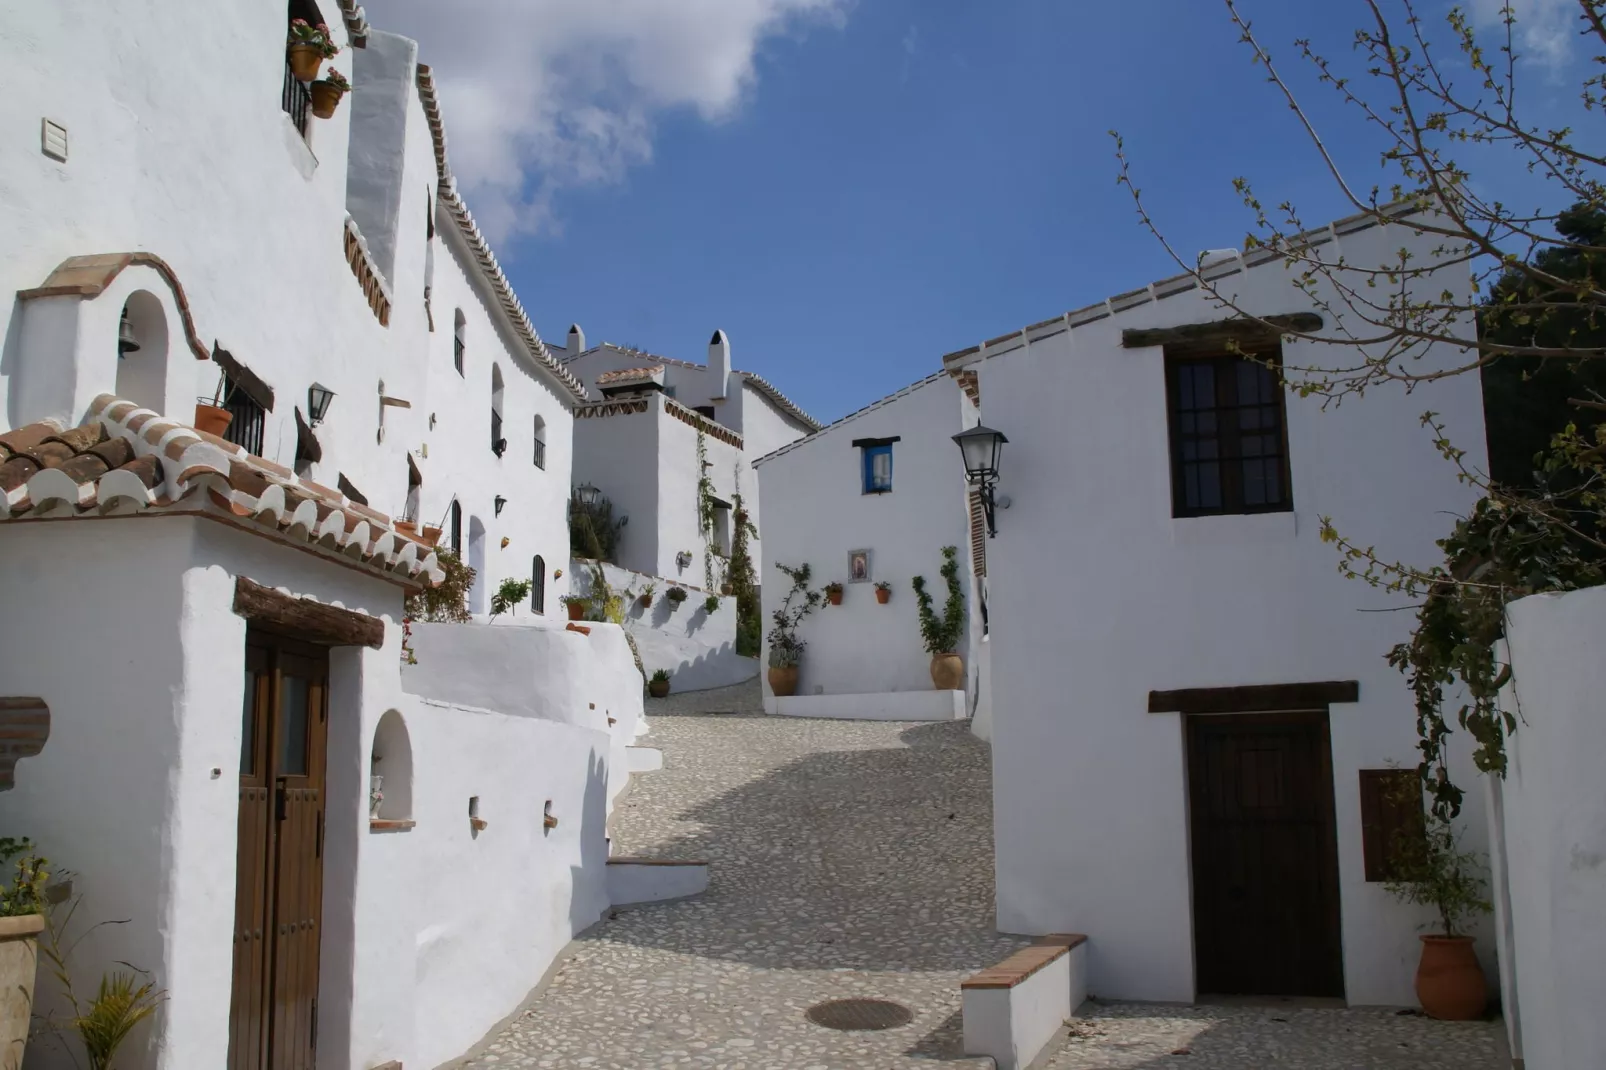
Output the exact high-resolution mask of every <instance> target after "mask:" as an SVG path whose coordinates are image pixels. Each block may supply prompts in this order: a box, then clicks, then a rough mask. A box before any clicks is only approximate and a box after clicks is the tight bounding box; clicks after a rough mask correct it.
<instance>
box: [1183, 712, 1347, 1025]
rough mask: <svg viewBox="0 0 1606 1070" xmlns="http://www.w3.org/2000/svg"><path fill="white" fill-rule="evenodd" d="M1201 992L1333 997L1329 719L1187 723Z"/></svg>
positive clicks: (1336, 977) (1339, 951)
mask: <svg viewBox="0 0 1606 1070" xmlns="http://www.w3.org/2000/svg"><path fill="white" fill-rule="evenodd" d="M1187 730H1188V796H1189V811H1190V818H1191V825H1192V830H1191V831H1192V847H1193V933H1194V936H1193V940H1194V963H1195V970H1196V982H1197V987H1198V991H1199V992H1200V993H1201V994H1209V995H1257V996H1342V995H1343V994H1344V967H1343V946H1342V942H1341V939H1340V930H1339V898H1338V850H1337V841H1336V838H1335V833H1334V821H1333V771H1332V757H1331V752H1330V749H1329V746H1328V733H1327V714H1326V713H1277V714H1243V715H1226V716H1194V717H1189V718H1188V724H1187Z"/></svg>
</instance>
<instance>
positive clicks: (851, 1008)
mask: <svg viewBox="0 0 1606 1070" xmlns="http://www.w3.org/2000/svg"><path fill="white" fill-rule="evenodd" d="M807 1017H808V1020H809V1021H811V1022H813V1023H814V1024H815V1025H823V1026H825V1027H826V1028H827V1029H896V1028H898V1027H899V1026H900V1025H908V1024H909V1023H910V1022H912V1021H913V1020H914V1015H913V1014H912V1013H910V1011H909V1008H908V1007H905V1006H904V1005H903V1004H901V1003H893V1002H891V1001H890V1000H885V999H833V1000H831V1001H830V1002H829V1003H816V1004H815V1005H814V1006H812V1007H810V1008H809V1010H808V1015H807Z"/></svg>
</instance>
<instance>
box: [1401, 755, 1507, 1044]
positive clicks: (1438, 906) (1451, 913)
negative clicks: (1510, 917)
mask: <svg viewBox="0 0 1606 1070" xmlns="http://www.w3.org/2000/svg"><path fill="white" fill-rule="evenodd" d="M1389 799H1390V802H1391V803H1393V804H1394V806H1395V808H1396V811H1397V812H1401V813H1410V812H1415V811H1419V810H1420V809H1421V806H1422V794H1421V787H1420V782H1419V781H1418V780H1416V779H1415V778H1402V782H1401V784H1400V785H1399V786H1398V787H1396V788H1395V789H1394V790H1393V791H1391V792H1390V793H1389ZM1389 852H1390V854H1389V862H1390V867H1391V870H1392V873H1393V878H1392V879H1391V880H1389V881H1387V882H1385V884H1384V888H1386V889H1387V890H1388V892H1389V894H1391V895H1393V896H1394V897H1395V898H1397V899H1400V900H1402V901H1403V902H1406V903H1414V904H1417V905H1420V906H1429V907H1432V908H1433V909H1434V911H1435V912H1436V913H1437V914H1438V916H1439V917H1438V924H1437V928H1438V929H1439V931H1438V932H1436V933H1432V934H1424V935H1423V936H1422V938H1421V940H1422V958H1421V961H1420V962H1419V963H1418V965H1417V970H1416V998H1417V999H1418V1000H1420V1001H1421V1003H1422V1009H1423V1010H1424V1011H1426V1012H1427V1013H1428V1015H1429V1017H1432V1018H1439V1019H1443V1020H1445V1021H1452V1022H1464V1021H1471V1020H1472V1019H1475V1018H1481V1017H1482V1016H1483V1013H1484V1010H1485V1009H1486V1008H1487V1006H1488V1001H1489V993H1488V982H1487V981H1486V980H1485V978H1484V975H1483V967H1482V966H1480V965H1479V964H1478V957H1477V954H1476V953H1475V952H1474V950H1473V938H1472V937H1470V936H1468V935H1466V927H1467V926H1468V924H1469V923H1470V922H1471V921H1472V919H1474V918H1476V917H1477V916H1479V915H1481V914H1487V913H1488V912H1489V911H1490V910H1491V909H1493V908H1492V907H1491V905H1490V903H1489V900H1488V899H1487V889H1488V884H1487V882H1486V881H1485V880H1484V877H1483V873H1484V871H1485V870H1486V868H1487V860H1486V859H1485V858H1484V856H1483V855H1482V854H1481V853H1479V852H1477V851H1463V850H1462V849H1461V845H1460V838H1459V836H1457V834H1456V831H1455V828H1454V827H1453V826H1452V825H1451V823H1450V822H1449V821H1448V820H1447V819H1445V818H1444V817H1442V816H1441V815H1439V814H1437V813H1433V812H1427V813H1425V814H1424V816H1423V819H1422V823H1421V824H1417V825H1414V827H1413V825H1412V824H1411V823H1406V825H1405V826H1404V827H1402V828H1400V829H1399V830H1397V831H1396V833H1395V835H1394V837H1393V839H1392V840H1391V841H1390V842H1389Z"/></svg>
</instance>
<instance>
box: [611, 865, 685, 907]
mask: <svg viewBox="0 0 1606 1070" xmlns="http://www.w3.org/2000/svg"><path fill="white" fill-rule="evenodd" d="M707 889H708V863H707V862H703V861H676V860H664V859H656V858H610V859H608V900H609V902H611V903H612V904H613V905H614V906H616V907H621V906H628V905H630V904H631V903H663V902H667V901H668V900H671V899H685V898H686V897H687V896H692V895H701V894H702V893H703V892H704V891H706V890H707Z"/></svg>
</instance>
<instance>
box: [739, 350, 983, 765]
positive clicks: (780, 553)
mask: <svg viewBox="0 0 1606 1070" xmlns="http://www.w3.org/2000/svg"><path fill="white" fill-rule="evenodd" d="M975 423H976V406H975V404H974V402H972V401H971V400H970V399H969V398H968V397H967V396H965V394H964V393H963V392H962V391H961V390H960V388H959V386H958V385H957V384H956V383H955V381H954V380H953V379H952V378H950V377H949V376H948V375H946V374H944V373H942V372H939V373H937V374H935V375H931V376H928V377H927V378H925V379H922V380H920V381H919V382H917V383H914V384H912V385H910V386H907V387H905V388H903V389H902V390H899V391H897V392H895V393H893V394H890V395H888V396H887V397H884V398H881V399H880V400H878V401H875V402H872V403H871V404H869V405H866V406H865V407H864V408H862V409H860V410H858V411H857V412H854V413H851V414H849V415H848V416H844V417H843V418H842V419H840V420H838V421H836V422H835V423H833V424H830V425H828V426H826V427H824V428H822V429H821V430H819V431H816V432H815V433H814V434H812V435H810V436H808V437H807V438H804V439H800V440H799V441H797V442H793V443H790V444H789V445H786V446H783V447H781V448H780V449H779V450H776V451H775V452H773V453H771V454H769V455H767V456H765V457H761V458H759V459H758V460H756V461H755V462H754V468H755V469H757V470H758V472H759V474H760V477H761V484H760V495H761V500H762V502H763V513H764V516H765V518H766V521H767V525H768V527H767V531H768V537H767V538H766V539H765V541H764V571H765V575H764V582H763V602H764V620H765V621H766V622H768V621H770V620H771V619H772V614H773V612H774V611H775V610H776V609H777V608H778V607H779V606H780V604H781V602H782V600H783V599H784V598H785V597H786V595H787V592H788V590H789V589H790V586H791V581H790V580H788V579H787V577H786V576H785V575H783V574H781V573H780V572H778V571H777V570H776V568H775V566H776V564H777V563H781V564H786V565H789V566H793V567H795V566H798V565H803V564H807V565H809V566H810V569H811V570H812V573H813V577H814V585H815V586H817V587H823V586H824V585H826V584H828V583H832V582H837V583H841V584H842V585H843V587H844V594H843V599H842V604H841V605H839V606H831V605H827V606H825V607H823V608H822V609H820V610H819V611H818V612H816V613H815V614H814V615H813V616H812V617H810V618H808V619H807V620H806V621H804V623H803V625H802V627H801V628H800V629H799V632H798V637H799V638H800V639H802V640H803V641H804V642H806V643H807V644H808V646H807V649H806V651H805V653H804V655H803V660H802V663H801V666H800V671H799V677H798V685H797V690H796V693H795V694H794V695H792V696H783V697H780V698H777V697H776V696H775V695H774V694H773V692H772V690H771V689H770V686H769V683H768V682H767V681H766V682H765V684H764V696H765V697H764V702H765V708H766V709H767V710H768V711H769V712H771V713H783V714H795V715H798V716H810V717H821V716H843V717H860V718H887V719H892V720H939V719H954V718H959V717H965V716H969V715H970V714H971V713H972V712H976V713H978V715H979V717H980V720H981V721H982V731H983V733H985V721H986V715H987V711H986V710H977V709H976V705H977V702H978V701H979V699H980V691H979V688H980V681H979V680H978V674H977V670H978V668H980V667H981V664H982V662H983V660H984V659H983V655H984V653H985V650H986V646H985V643H984V642H983V639H984V637H983V625H982V620H983V618H982V615H981V613H980V610H979V607H980V604H981V597H980V594H981V592H980V590H979V589H978V588H977V587H975V586H974V585H973V573H979V574H980V575H985V572H986V567H985V561H986V555H985V551H986V540H985V533H984V531H983V529H982V524H981V517H980V513H979V510H967V498H968V490H967V487H966V484H965V473H964V466H963V465H962V464H961V463H960V455H959V451H958V450H957V449H956V448H955V447H954V444H953V441H952V438H953V436H954V435H955V434H956V433H958V432H959V431H962V430H964V429H965V428H966V427H970V426H973V425H974V424H975ZM967 511H968V512H969V514H970V515H967ZM944 546H954V547H957V548H958V560H959V565H960V573H959V574H960V581H961V583H962V584H964V586H965V589H966V602H965V607H966V626H965V628H964V630H963V635H964V640H963V642H962V645H961V647H960V648H959V649H958V650H957V651H955V652H956V653H959V654H960V655H961V656H963V657H964V658H965V660H966V665H967V670H968V672H967V678H968V686H967V687H966V689H965V690H963V691H960V690H954V691H937V690H935V689H934V686H933V683H932V678H931V671H930V665H931V656H930V655H929V654H927V653H926V651H925V649H924V647H923V646H922V644H921V638H920V621H919V616H918V612H917V605H918V603H917V601H916V597H915V592H914V589H913V588H912V587H911V586H910V580H911V578H912V577H914V576H917V575H918V576H924V577H925V579H926V582H927V585H928V586H927V589H928V591H929V592H930V593H931V596H932V598H933V600H934V603H935V608H936V610H937V611H938V612H939V613H940V612H942V610H943V602H944V599H945V598H946V588H945V586H944V581H943V579H942V577H941V576H939V575H938V569H940V568H941V566H942V561H943V559H942V548H943V547H944ZM973 562H974V566H975V567H974V568H973ZM877 583H888V584H890V585H891V587H890V590H889V591H888V592H887V601H886V602H885V603H882V602H881V601H880V600H879V599H878V597H877V594H876V586H875V585H876V584H877ZM764 657H765V658H767V657H768V647H767V645H766V647H765V650H764Z"/></svg>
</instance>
